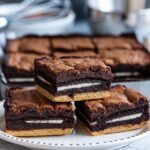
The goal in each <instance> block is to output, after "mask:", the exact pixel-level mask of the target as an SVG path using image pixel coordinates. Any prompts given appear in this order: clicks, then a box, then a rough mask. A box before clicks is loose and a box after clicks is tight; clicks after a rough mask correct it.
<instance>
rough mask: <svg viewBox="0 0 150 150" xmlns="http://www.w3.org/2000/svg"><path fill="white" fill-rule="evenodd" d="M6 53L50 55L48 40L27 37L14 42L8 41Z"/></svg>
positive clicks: (46, 38) (45, 38)
mask: <svg viewBox="0 0 150 150" xmlns="http://www.w3.org/2000/svg"><path fill="white" fill-rule="evenodd" d="M6 51H7V52H11V53H16V52H22V53H35V54H44V55H50V54H51V50H50V40H49V38H48V37H38V36H37V37H36V36H27V37H23V38H20V39H16V40H8V41H7V45H6Z"/></svg>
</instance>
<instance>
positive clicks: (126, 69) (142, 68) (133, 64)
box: [99, 49, 150, 77]
mask: <svg viewBox="0 0 150 150" xmlns="http://www.w3.org/2000/svg"><path fill="white" fill-rule="evenodd" d="M99 55H100V57H101V58H102V59H103V60H104V62H105V63H106V64H107V65H109V66H110V67H111V68H112V71H113V72H115V73H116V77H119V76H120V77H121V75H119V74H118V76H117V73H120V72H123V73H129V75H125V74H124V75H123V74H122V77H123V76H128V77H130V76H131V77H132V76H133V77H136V76H137V77H138V76H141V74H143V75H144V74H145V72H149V71H150V55H149V54H148V53H147V52H145V51H143V50H141V49H136V50H125V49H112V50H99Z"/></svg>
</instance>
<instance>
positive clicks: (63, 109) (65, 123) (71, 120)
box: [4, 88, 75, 136]
mask: <svg viewBox="0 0 150 150" xmlns="http://www.w3.org/2000/svg"><path fill="white" fill-rule="evenodd" d="M4 108H5V121H6V131H27V130H35V129H36V130H38V129H40V130H42V129H73V127H74V124H75V117H74V107H73V105H72V104H71V103H59V104H58V103H53V102H51V101H49V100H47V99H46V98H44V97H43V96H41V95H40V94H39V93H38V92H36V91H35V89H25V88H11V89H9V90H8V91H7V92H6V101H5V104H4ZM49 120H50V121H51V120H52V121H53V120H56V122H55V123H46V122H47V121H49ZM57 120H58V121H59V120H60V121H61V120H62V122H61V123H57ZM30 121H31V123H30ZM33 121H37V123H33ZM42 121H45V122H44V123H40V122H42ZM33 136H34V135H33Z"/></svg>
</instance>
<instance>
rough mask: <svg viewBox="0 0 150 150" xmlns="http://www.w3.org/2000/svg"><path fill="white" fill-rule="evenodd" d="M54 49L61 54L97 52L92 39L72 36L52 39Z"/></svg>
mask: <svg viewBox="0 0 150 150" xmlns="http://www.w3.org/2000/svg"><path fill="white" fill-rule="evenodd" d="M51 44H52V49H53V50H54V51H61V52H74V51H84V50H85V51H88V50H89V51H91V50H93V51H94V50H95V46H94V44H93V43H92V41H91V39H90V37H84V36H83V37H80V36H70V37H54V38H51Z"/></svg>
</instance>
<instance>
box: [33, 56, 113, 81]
mask: <svg viewBox="0 0 150 150" xmlns="http://www.w3.org/2000/svg"><path fill="white" fill-rule="evenodd" d="M35 71H36V72H35V74H38V73H41V74H43V75H45V76H47V78H49V79H50V80H51V81H53V82H54V83H63V82H69V81H73V80H77V79H78V80H79V79H84V78H91V79H92V78H93V79H94V78H95V79H101V80H106V81H111V80H112V79H113V74H112V72H111V68H110V67H108V66H106V65H105V64H104V63H103V62H102V61H101V60H100V59H95V58H66V59H65V58H64V59H54V60H50V59H49V58H41V59H36V61H35Z"/></svg>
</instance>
